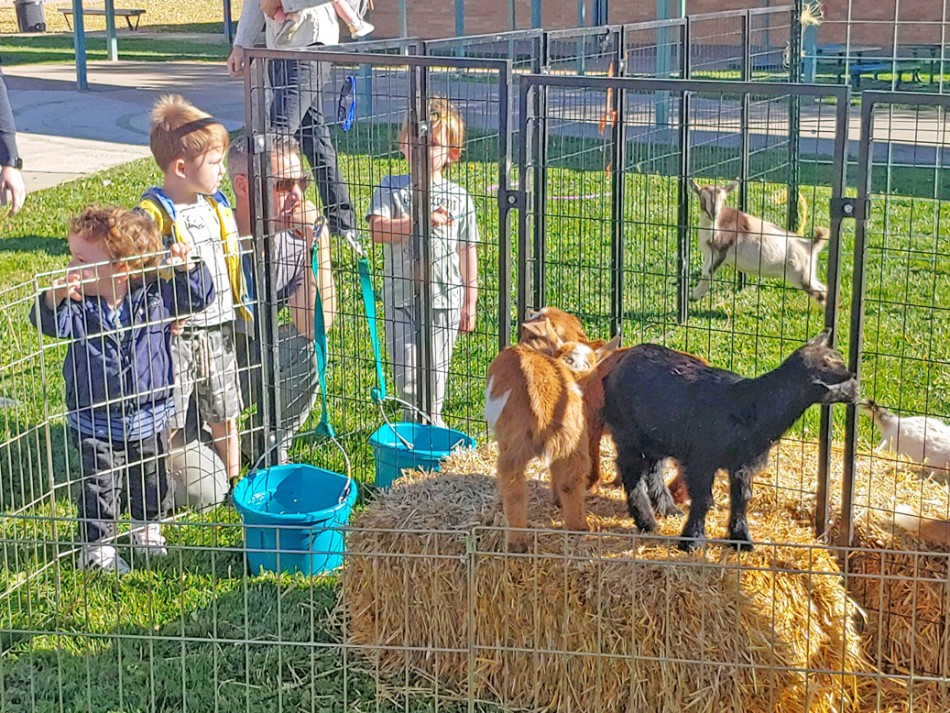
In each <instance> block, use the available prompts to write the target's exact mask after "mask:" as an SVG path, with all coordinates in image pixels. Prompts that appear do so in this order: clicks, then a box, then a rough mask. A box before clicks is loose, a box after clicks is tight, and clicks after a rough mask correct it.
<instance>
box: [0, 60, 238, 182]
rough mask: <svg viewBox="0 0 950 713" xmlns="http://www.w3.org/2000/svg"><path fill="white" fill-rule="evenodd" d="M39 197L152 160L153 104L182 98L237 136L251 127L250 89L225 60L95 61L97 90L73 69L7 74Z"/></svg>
mask: <svg viewBox="0 0 950 713" xmlns="http://www.w3.org/2000/svg"><path fill="white" fill-rule="evenodd" d="M3 71H4V76H5V78H6V83H7V88H8V89H9V93H10V102H11V103H12V104H13V113H14V115H15V117H16V125H17V145H18V147H19V149H20V154H21V155H22V156H23V162H24V171H23V175H24V179H25V180H26V184H27V188H28V189H29V190H31V191H35V190H39V189H41V188H47V187H49V186H55V185H58V184H60V183H63V182H65V181H69V180H72V179H74V178H80V177H82V176H86V175H89V174H91V173H95V172H96V171H101V170H102V169H105V168H109V167H111V166H115V165H118V164H122V163H126V162H128V161H131V160H133V159H136V158H142V157H144V156H149V155H150V153H149V149H148V126H149V112H150V110H151V106H152V104H153V103H154V102H155V100H156V99H158V97H160V96H161V95H162V94H166V93H169V92H175V93H178V94H182V95H183V96H185V97H186V98H187V99H189V100H190V101H192V102H194V103H195V104H196V105H197V106H199V107H201V108H202V109H204V110H205V111H207V112H209V113H210V114H212V115H214V116H215V117H216V118H218V119H219V120H220V121H221V122H222V123H223V124H224V125H225V126H226V127H227V128H228V129H229V130H234V129H238V128H240V127H242V126H243V125H244V84H243V82H242V81H241V80H239V79H232V78H231V77H230V76H228V73H227V70H226V68H225V65H224V63H218V62H122V61H120V62H91V63H90V64H89V87H90V91H88V92H80V91H78V90H77V89H76V88H75V87H76V84H75V81H76V70H75V67H74V66H73V65H72V64H36V65H22V66H13V67H5V68H4V70H3Z"/></svg>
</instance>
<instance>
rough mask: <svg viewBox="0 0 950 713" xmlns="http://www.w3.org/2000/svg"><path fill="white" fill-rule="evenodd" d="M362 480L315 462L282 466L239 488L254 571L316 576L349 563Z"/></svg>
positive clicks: (253, 477) (248, 479)
mask: <svg viewBox="0 0 950 713" xmlns="http://www.w3.org/2000/svg"><path fill="white" fill-rule="evenodd" d="M356 492H357V489H356V481H354V480H353V479H352V478H349V477H347V476H345V475H341V474H340V473H334V472H333V471H329V470H323V469H322V468H317V467H315V466H312V465H278V466H275V467H273V468H264V469H262V470H258V471H255V472H253V473H251V474H250V475H249V476H248V477H246V478H244V479H243V480H242V481H240V482H239V483H238V484H237V485H236V486H235V487H234V493H233V494H232V499H233V501H234V507H235V508H236V509H237V511H238V513H240V515H241V520H242V521H243V522H244V544H245V547H246V548H247V559H248V563H249V564H250V566H251V571H253V572H259V571H260V570H262V569H264V570H267V571H269V572H301V573H303V574H307V575H312V574H320V573H321V572H326V571H328V570H331V569H336V568H337V567H339V566H340V565H341V564H342V563H343V551H344V542H343V539H344V538H343V532H342V531H340V530H339V529H337V528H341V527H345V526H346V525H347V524H348V523H349V521H350V511H351V510H352V509H353V503H354V502H356Z"/></svg>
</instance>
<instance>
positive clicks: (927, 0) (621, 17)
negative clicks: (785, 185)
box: [372, 0, 950, 47]
mask: <svg viewBox="0 0 950 713" xmlns="http://www.w3.org/2000/svg"><path fill="white" fill-rule="evenodd" d="M948 2H950V0H823V5H824V9H825V24H824V25H823V26H822V27H821V28H820V29H819V34H818V41H819V42H822V43H827V42H844V41H845V39H846V37H847V34H848V26H847V18H848V9H849V6H850V11H851V33H850V38H851V42H852V44H873V45H877V46H886V47H889V46H890V45H891V43H892V39H893V36H894V26H895V23H894V20H895V7H899V15H897V19H898V20H899V24H898V33H897V41H898V43H899V44H912V43H927V44H937V43H939V42H940V41H941V38H942V34H941V32H942V31H943V33H944V34H946V36H947V39H948V40H950V23H942V21H941V18H942V15H943V14H944V12H943V9H944V4H946V3H948ZM591 4H592V3H591V0H587V7H588V17H590V13H591ZM766 4H770V5H772V6H775V5H780V4H785V3H783V2H782V1H781V0H770V1H769V0H687V3H686V9H687V11H688V12H689V13H690V14H698V13H706V12H718V11H720V10H737V9H744V8H749V7H763V6H764V5H766ZM376 5H377V7H376V8H375V9H374V10H373V11H372V21H373V23H374V24H375V25H376V27H377V33H376V36H377V37H380V38H382V37H396V36H398V34H399V3H398V2H397V0H376ZM948 12H950V8H948ZM515 19H516V24H517V27H518V28H519V29H523V28H528V27H530V25H531V0H515ZM654 19H656V2H655V1H654V0H612V1H611V3H610V21H611V22H618V23H619V22H622V23H627V22H643V21H648V20H654ZM408 22H409V34H410V35H415V36H418V37H423V38H431V37H452V36H453V35H454V34H455V0H408ZM541 22H542V25H543V26H544V27H545V28H547V29H557V28H565V27H576V26H577V2H576V0H542V3H541ZM508 29H511V28H510V25H509V18H508V0H465V34H469V35H473V34H481V33H486V32H503V31H505V30H508Z"/></svg>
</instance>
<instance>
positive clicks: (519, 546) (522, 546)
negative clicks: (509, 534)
mask: <svg viewBox="0 0 950 713" xmlns="http://www.w3.org/2000/svg"><path fill="white" fill-rule="evenodd" d="M508 551H509V552H511V553H512V554H515V555H523V554H524V553H525V552H527V551H528V543H527V542H521V541H519V540H515V541H513V542H509V543H508Z"/></svg>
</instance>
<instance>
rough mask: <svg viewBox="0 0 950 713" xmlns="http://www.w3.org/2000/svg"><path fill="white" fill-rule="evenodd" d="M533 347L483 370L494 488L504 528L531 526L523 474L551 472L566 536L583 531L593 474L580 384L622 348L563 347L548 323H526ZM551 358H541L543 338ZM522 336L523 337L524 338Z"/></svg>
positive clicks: (516, 548) (509, 352)
mask: <svg viewBox="0 0 950 713" xmlns="http://www.w3.org/2000/svg"><path fill="white" fill-rule="evenodd" d="M528 324H529V325H531V326H529V327H528V335H529V336H530V337H531V342H532V344H530V345H529V344H526V343H522V344H518V345H517V346H514V347H508V348H507V349H504V350H502V351H501V352H500V353H499V354H498V356H497V357H495V359H494V361H493V362H492V363H491V366H490V367H489V368H488V381H487V385H486V387H485V420H486V421H487V422H488V426H489V428H491V429H492V430H493V431H494V433H495V438H496V440H497V442H498V461H497V464H496V469H497V472H498V487H499V490H500V491H501V501H502V508H503V510H504V513H505V519H506V520H507V521H508V526H509V527H511V528H518V529H520V530H523V529H524V528H525V527H527V520H528V488H527V483H526V481H525V469H526V468H527V467H528V464H529V463H530V462H531V460H532V459H533V458H540V459H541V460H542V462H544V464H545V465H546V466H548V467H549V468H550V470H551V492H552V497H553V498H554V501H555V503H557V505H558V506H559V507H560V508H561V510H562V512H563V516H564V526H565V528H566V529H568V530H587V529H589V528H588V525H587V515H586V508H585V504H584V499H585V497H586V494H587V477H588V474H589V473H590V455H589V454H588V443H587V425H586V420H585V417H584V405H583V389H582V386H583V381H584V379H585V378H586V377H587V376H588V375H589V374H590V373H591V372H592V371H593V370H594V367H596V366H597V362H598V361H599V360H600V359H602V358H604V357H605V356H606V355H607V354H609V353H611V352H612V351H613V350H614V349H616V348H617V347H618V346H619V342H620V339H619V337H616V338H614V339H612V340H611V341H610V342H608V343H607V344H605V345H603V346H602V347H600V348H598V349H594V348H591V347H590V346H588V345H587V344H584V343H582V342H564V341H563V340H562V339H561V338H560V337H559V336H558V334H557V332H556V331H555V327H554V325H552V323H551V322H550V321H549V320H544V321H543V322H541V323H536V322H535V323H528ZM541 329H543V330H544V332H545V334H546V337H545V338H546V339H547V340H548V341H549V343H550V345H551V347H550V351H551V352H552V355H551V356H549V355H548V354H547V353H545V351H544V350H543V342H542V340H541V337H540V330H541ZM523 333H524V332H523ZM507 541H508V547H509V549H510V550H511V551H513V552H524V551H526V550H527V544H528V541H527V535H526V533H525V532H523V531H511V532H509V533H508V535H507Z"/></svg>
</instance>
